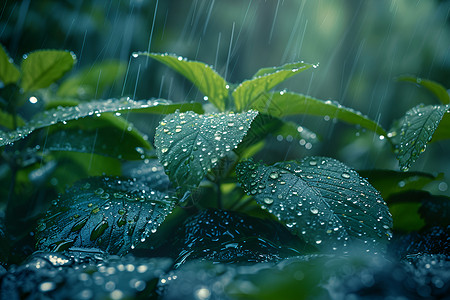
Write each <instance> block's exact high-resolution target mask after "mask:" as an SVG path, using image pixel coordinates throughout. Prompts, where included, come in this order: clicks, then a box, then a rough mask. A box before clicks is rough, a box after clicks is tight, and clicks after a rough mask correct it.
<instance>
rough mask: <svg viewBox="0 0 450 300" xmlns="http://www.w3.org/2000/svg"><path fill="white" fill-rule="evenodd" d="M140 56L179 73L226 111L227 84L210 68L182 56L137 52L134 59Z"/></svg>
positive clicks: (220, 108)
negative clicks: (144, 56) (147, 57)
mask: <svg viewBox="0 0 450 300" xmlns="http://www.w3.org/2000/svg"><path fill="white" fill-rule="evenodd" d="M138 55H146V56H149V57H151V58H153V59H155V60H157V61H159V62H161V63H163V64H165V65H166V66H168V67H170V68H172V69H173V70H175V71H177V72H178V73H180V74H181V75H183V76H184V77H186V78H187V79H189V80H190V81H191V82H192V83H193V84H194V85H195V86H196V87H197V88H198V89H199V90H200V91H201V92H202V93H203V94H204V95H205V96H206V98H205V99H207V100H209V101H210V102H211V103H212V104H214V105H215V106H216V107H217V108H218V109H219V110H220V111H224V110H225V105H226V99H227V98H228V88H227V86H228V85H227V82H226V81H225V79H223V78H222V77H221V76H220V75H219V74H217V73H216V71H214V69H213V68H211V67H210V66H208V65H206V64H204V63H202V62H198V61H189V60H186V59H185V58H183V57H181V56H176V55H169V54H158V53H147V52H137V53H133V56H134V57H137V56H138Z"/></svg>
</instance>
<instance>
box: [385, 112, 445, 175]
mask: <svg viewBox="0 0 450 300" xmlns="http://www.w3.org/2000/svg"><path fill="white" fill-rule="evenodd" d="M449 109H450V106H448V105H434V106H433V105H428V106H423V105H418V106H416V107H414V108H412V109H410V110H409V111H408V112H406V115H405V116H404V117H403V118H402V119H401V120H400V123H399V125H398V126H399V127H400V131H399V132H396V130H395V129H394V131H391V133H390V136H394V141H397V140H398V144H396V145H395V146H396V150H395V151H396V152H397V159H398V160H399V165H400V169H401V170H402V171H408V170H409V168H410V167H411V164H412V163H414V162H415V161H416V160H417V158H418V157H419V155H420V154H421V153H422V152H424V151H425V149H426V147H427V144H428V142H429V141H430V140H431V138H432V136H433V133H434V131H435V130H436V128H438V126H439V123H440V122H441V119H442V118H443V116H444V114H445V113H446V112H447V111H448V110H449ZM396 135H399V138H398V137H395V136H396Z"/></svg>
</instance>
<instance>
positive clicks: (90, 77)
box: [57, 60, 127, 99]
mask: <svg viewBox="0 0 450 300" xmlns="http://www.w3.org/2000/svg"><path fill="white" fill-rule="evenodd" d="M126 70H127V65H126V63H124V62H121V61H117V60H111V61H105V62H102V63H99V64H95V65H93V66H90V67H88V68H85V69H83V70H81V71H79V72H77V73H76V74H74V75H73V76H71V77H69V78H68V79H66V80H65V81H64V82H63V83H62V84H61V85H60V86H59V89H58V92H57V96H59V97H77V98H82V99H86V98H87V99H93V98H98V97H100V96H101V95H102V94H103V91H104V90H105V89H106V88H107V87H109V86H111V85H112V84H114V82H115V81H117V80H120V79H121V78H122V77H123V76H124V75H125V72H126Z"/></svg>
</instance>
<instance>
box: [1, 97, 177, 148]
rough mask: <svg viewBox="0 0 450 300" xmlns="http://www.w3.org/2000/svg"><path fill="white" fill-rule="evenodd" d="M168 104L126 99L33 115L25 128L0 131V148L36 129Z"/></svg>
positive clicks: (83, 104)
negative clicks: (94, 116) (89, 117)
mask: <svg viewBox="0 0 450 300" xmlns="http://www.w3.org/2000/svg"><path fill="white" fill-rule="evenodd" d="M168 104H170V102H168V101H165V100H147V101H134V100H129V99H126V98H122V99H109V100H98V101H91V102H85V103H81V104H79V105H77V106H70V107H57V108H54V109H50V110H47V111H44V112H42V113H39V114H37V115H35V116H34V117H33V118H32V119H31V120H30V121H29V122H28V123H27V124H26V125H25V126H23V127H20V128H18V129H17V130H15V131H10V132H2V131H0V146H4V145H7V144H11V143H13V142H15V141H17V140H20V139H23V138H25V137H26V136H27V135H29V134H30V133H31V132H33V131H34V130H36V129H39V128H44V127H47V126H51V125H54V124H56V123H63V122H67V121H70V120H77V119H79V118H84V117H88V116H92V115H94V114H95V115H101V114H102V113H105V112H118V111H124V110H127V111H129V110H145V111H146V112H151V111H153V110H155V111H156V112H157V111H161V110H164V108H162V107H161V106H165V105H168Z"/></svg>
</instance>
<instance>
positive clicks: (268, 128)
mask: <svg viewBox="0 0 450 300" xmlns="http://www.w3.org/2000/svg"><path fill="white" fill-rule="evenodd" d="M269 134H272V135H274V136H278V135H281V136H282V137H283V138H286V139H287V140H293V139H298V140H300V141H301V140H303V142H304V143H305V144H306V143H307V142H308V143H316V142H317V135H316V134H315V133H313V132H311V131H309V130H308V129H306V128H304V127H302V126H297V125H296V124H295V123H293V122H288V121H284V120H281V119H279V118H276V117H272V116H269V115H264V114H258V116H257V117H256V118H255V120H253V122H252V126H251V128H250V130H249V131H248V133H247V135H246V136H245V137H244V139H243V141H242V142H241V144H240V145H239V147H238V149H237V150H236V152H237V154H238V155H239V156H241V157H242V154H243V153H244V152H246V151H247V150H248V149H249V148H253V147H254V146H255V145H257V144H258V143H259V142H261V141H264V140H265V139H266V137H267V136H268V135H269ZM303 142H302V143H303Z"/></svg>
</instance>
